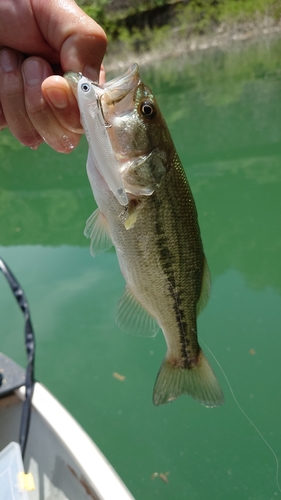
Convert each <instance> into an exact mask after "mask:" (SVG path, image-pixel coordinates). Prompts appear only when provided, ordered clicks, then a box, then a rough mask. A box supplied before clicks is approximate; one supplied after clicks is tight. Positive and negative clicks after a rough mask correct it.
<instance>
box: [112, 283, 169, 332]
mask: <svg viewBox="0 0 281 500" xmlns="http://www.w3.org/2000/svg"><path fill="white" fill-rule="evenodd" d="M116 323H117V325H118V326H119V328H121V329H122V330H124V331H125V332H127V333H131V334H132V335H139V336H146V337H154V336H155V335H156V333H157V332H158V330H159V326H158V323H157V321H156V319H155V318H153V317H152V316H150V314H149V313H148V312H147V311H146V310H145V309H144V308H143V306H142V305H141V304H140V303H139V302H138V301H137V299H136V298H135V297H134V296H133V295H132V293H131V292H130V290H129V288H128V287H126V288H125V291H124V294H123V295H122V297H121V299H120V301H119V304H118V310H117V314H116Z"/></svg>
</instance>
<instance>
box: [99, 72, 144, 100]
mask: <svg viewBox="0 0 281 500" xmlns="http://www.w3.org/2000/svg"><path fill="white" fill-rule="evenodd" d="M139 83H140V75H139V67H138V65H137V64H132V66H130V67H129V68H128V69H127V71H126V72H125V73H124V74H123V75H121V76H118V77H116V78H113V79H112V80H109V81H108V82H106V83H104V84H103V86H102V89H103V99H104V101H105V102H106V104H115V103H116V102H118V101H121V100H122V99H123V98H124V97H125V96H126V95H127V94H128V93H129V92H130V91H131V90H133V89H135V88H136V87H137V86H138V85H139Z"/></svg>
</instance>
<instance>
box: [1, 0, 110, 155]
mask: <svg viewBox="0 0 281 500" xmlns="http://www.w3.org/2000/svg"><path fill="white" fill-rule="evenodd" d="M105 49H106V35H105V33H104V31H103V30H102V28H101V27H100V26H99V25H98V24H97V23H96V22H95V21H93V20H92V19H91V18H90V17H88V16H87V15H86V14H85V13H84V12H83V11H82V10H81V9H80V8H79V7H78V6H77V5H76V3H75V2H74V0H48V1H46V0H1V1H0V129H3V128H5V127H9V129H10V131H11V133H12V134H13V135H14V136H15V137H16V138H17V139H18V140H19V141H20V142H21V143H22V144H24V145H26V146H29V147H31V148H34V149H36V148H37V147H38V146H39V145H40V143H41V142H43V141H45V142H47V144H49V145H50V146H51V147H52V148H54V149H55V150H57V151H60V152H63V153H69V152H70V151H71V150H72V149H73V148H74V147H75V146H77V144H78V142H79V139H80V135H81V133H82V128H81V124H80V115H79V110H78V106H77V102H76V99H75V97H74V96H73V93H72V90H71V89H70V87H69V85H68V83H67V82H66V80H65V79H64V78H63V77H62V76H60V75H62V74H63V73H64V72H66V71H81V72H82V73H83V74H84V75H85V76H87V77H88V78H90V79H92V80H94V81H98V80H99V73H100V68H101V63H102V59H103V56H104V53H105ZM104 80H105V75H104V70H103V68H102V71H101V73H100V81H101V82H102V83H103V82H104Z"/></svg>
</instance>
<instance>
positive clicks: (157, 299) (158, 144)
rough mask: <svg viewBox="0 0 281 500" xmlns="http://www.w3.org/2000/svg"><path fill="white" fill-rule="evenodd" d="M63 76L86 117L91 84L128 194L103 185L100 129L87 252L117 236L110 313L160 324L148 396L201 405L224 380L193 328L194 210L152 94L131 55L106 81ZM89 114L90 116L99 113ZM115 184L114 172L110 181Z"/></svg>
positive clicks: (202, 274) (147, 329)
mask: <svg viewBox="0 0 281 500" xmlns="http://www.w3.org/2000/svg"><path fill="white" fill-rule="evenodd" d="M66 78H67V79H68V81H69V82H70V84H71V85H72V88H73V90H74V93H75V94H76V96H77V95H79V108H80V111H81V110H82V109H83V114H84V119H83V123H85V115H86V120H89V116H90V115H89V116H88V117H87V106H85V105H83V106H82V104H81V102H86V98H87V95H89V92H90V90H91V89H94V94H95V95H94V99H97V102H98V106H99V110H100V111H99V112H101V113H102V117H103V121H104V123H103V124H104V127H105V130H106V133H107V136H104V137H105V139H104V142H103V144H104V147H105V148H106V142H107V138H106V137H108V139H109V141H110V145H111V148H112V150H113V152H114V156H115V160H114V161H116V164H117V168H118V176H119V174H120V176H121V179H122V182H121V184H122V188H125V192H126V196H127V198H128V203H127V204H126V205H125V206H124V204H123V203H122V201H121V202H120V199H119V200H118V196H117V194H116V190H115V189H111V188H110V186H109V184H108V182H107V181H106V179H107V174H108V172H107V169H108V165H107V163H106V162H104V163H103V161H102V159H100V160H97V158H96V157H95V154H94V151H95V145H96V143H97V142H98V141H99V138H98V137H96V138H91V140H90V141H91V144H90V145H89V146H90V147H89V155H88V161H87V172H88V177H89V180H90V183H91V186H92V190H93V194H94V197H95V200H96V202H97V205H98V209H97V210H96V211H95V212H94V213H93V214H92V216H91V217H90V218H89V219H88V221H87V223H86V229H85V234H86V236H87V237H89V238H91V252H92V254H93V255H97V254H98V253H100V252H101V251H103V250H106V249H108V248H109V247H110V246H111V245H114V246H115V249H116V253H117V257H118V261H119V265H120V269H121V271H122V273H123V276H124V278H125V281H126V289H125V292H124V295H123V296H122V298H121V299H120V301H119V306H118V311H117V317H116V322H117V324H118V325H119V326H120V327H121V328H122V329H124V330H125V331H128V332H130V333H133V334H138V335H146V336H154V335H155V334H156V333H157V331H158V329H159V327H160V328H161V329H162V331H163V334H164V337H165V340H166V343H167V354H166V357H165V359H164V361H163V363H162V365H161V367H160V370H159V372H158V375H157V379H156V382H155V386H154V393H153V402H154V404H155V405H160V404H163V403H168V402H169V401H172V400H174V399H176V398H177V397H178V396H180V395H181V394H189V395H190V396H192V397H193V398H195V399H196V400H198V401H199V402H200V403H202V404H204V405H206V406H217V405H221V404H222V403H223V394H222V391H221V388H220V386H219V383H218V381H217V379H216V377H215V375H214V373H213V371H212V369H211V367H210V365H209V362H208V360H207V358H206V357H205V355H204V353H203V351H202V350H201V348H200V345H199V343H198V338H197V324H196V319H197V315H198V314H199V312H200V311H201V310H202V309H203V307H204V306H205V304H206V302H207V300H208V297H209V293H210V275H209V270H208V265H207V261H206V258H205V255H204V251H203V245H202V241H201V236H200V229H199V225H198V218H197V211H196V207H195V203H194V199H193V196H192V193H191V190H190V187H189V184H188V181H187V178H186V176H185V173H184V170H183V167H182V165H181V162H180V160H179V157H178V155H177V152H176V150H175V146H174V144H173V141H172V138H171V136H170V133H169V130H168V127H167V125H166V122H165V120H164V118H163V116H162V114H161V111H160V109H159V107H158V105H157V102H156V99H155V97H154V95H153V94H152V92H151V90H150V89H149V88H148V87H147V86H146V85H145V84H144V83H143V82H142V80H141V78H140V75H139V70H138V66H137V65H133V66H132V67H130V68H129V70H128V71H127V72H126V73H125V74H124V75H123V76H121V77H120V78H115V79H114V80H111V81H109V82H107V83H106V84H105V85H104V86H103V87H99V86H97V85H96V84H94V83H93V82H90V81H89V80H88V86H87V85H86V86H85V79H83V78H84V77H82V75H81V74H73V73H72V74H70V75H66ZM83 86H84V90H83ZM83 93H84V94H85V101H83ZM96 113H97V112H96ZM91 119H96V120H97V119H98V116H97V114H96V115H93V114H92V117H91ZM99 126H100V125H99ZM100 134H104V130H103V131H100ZM88 140H89V139H88ZM99 162H100V163H99ZM97 163H98V164H97ZM121 184H120V180H118V183H117V184H116V186H117V185H121ZM116 186H115V187H116Z"/></svg>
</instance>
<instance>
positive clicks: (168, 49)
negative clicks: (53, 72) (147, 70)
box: [105, 16, 281, 72]
mask: <svg viewBox="0 0 281 500" xmlns="http://www.w3.org/2000/svg"><path fill="white" fill-rule="evenodd" d="M279 35H280V36H281V19H280V20H278V21H276V19H273V18H271V17H268V16H264V17H262V18H260V17H257V18H256V19H254V20H252V21H249V22H244V23H232V24H227V23H222V24H221V25H219V26H218V27H217V28H216V29H215V30H214V31H213V33H211V34H207V35H192V36H190V37H188V38H187V37H185V36H184V34H183V33H182V32H181V29H180V28H179V29H178V28H173V27H171V29H170V32H168V33H167V37H166V38H165V39H164V40H163V41H162V43H161V46H160V47H157V46H156V47H154V48H152V49H150V50H148V51H145V52H135V51H133V50H131V49H130V48H129V47H128V45H126V43H121V42H119V41H118V42H110V43H109V47H108V50H107V54H106V56H105V66H106V70H107V72H112V71H114V72H117V71H118V70H123V69H124V68H127V67H128V66H129V65H130V64H132V63H133V62H137V63H138V64H139V65H140V66H141V65H145V64H152V63H153V62H154V61H159V60H161V59H166V58H169V57H179V56H181V55H183V54H188V53H189V52H194V51H200V50H206V49H209V48H216V47H217V48H223V49H225V50H227V49H228V48H231V47H233V44H235V43H237V42H246V41H251V40H253V41H256V39H258V38H261V37H262V38H264V39H265V40H266V38H267V37H268V36H279Z"/></svg>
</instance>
